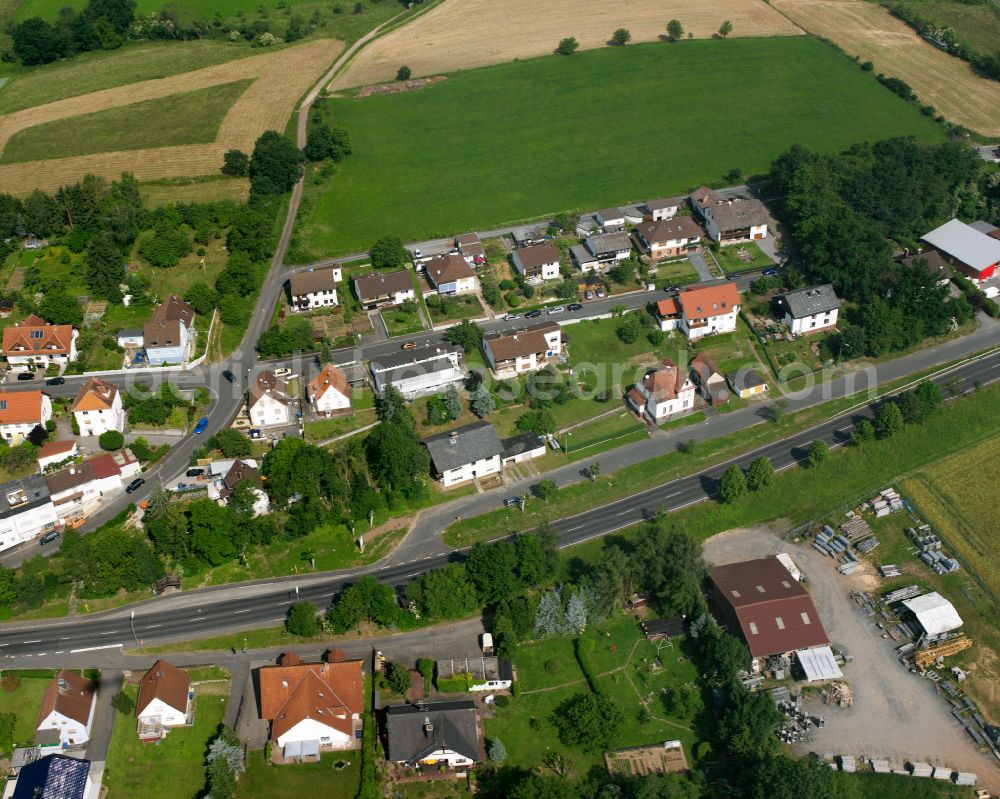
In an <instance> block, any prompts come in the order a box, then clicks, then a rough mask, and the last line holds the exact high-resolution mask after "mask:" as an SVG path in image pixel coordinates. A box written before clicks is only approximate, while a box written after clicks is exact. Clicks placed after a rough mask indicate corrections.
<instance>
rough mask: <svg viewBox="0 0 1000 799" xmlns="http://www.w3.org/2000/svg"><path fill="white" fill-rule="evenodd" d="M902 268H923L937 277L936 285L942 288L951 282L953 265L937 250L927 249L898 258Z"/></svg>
mask: <svg viewBox="0 0 1000 799" xmlns="http://www.w3.org/2000/svg"><path fill="white" fill-rule="evenodd" d="M896 263H897V264H899V267H900V269H923V270H925V271H926V272H927V273H928V274H930V275H931V276H932V277H933V278H934V279H935V285H936V286H940V287H942V288H944V287H946V286H947V285H948V284H949V283H951V267H950V266H948V263H947V262H946V261H945V260H944V258H942V257H941V253H939V252H938V251H937V250H926V251H924V252H918V253H915V254H914V255H904V256H903V257H902V258H898V259H896Z"/></svg>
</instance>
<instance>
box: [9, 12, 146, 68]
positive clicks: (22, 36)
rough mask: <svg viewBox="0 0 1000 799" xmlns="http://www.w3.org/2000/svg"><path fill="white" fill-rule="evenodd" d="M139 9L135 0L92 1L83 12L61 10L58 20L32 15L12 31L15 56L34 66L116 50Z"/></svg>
mask: <svg viewBox="0 0 1000 799" xmlns="http://www.w3.org/2000/svg"><path fill="white" fill-rule="evenodd" d="M135 9H136V2H135V0H89V1H88V3H87V5H86V6H84V8H83V10H82V11H77V10H76V9H74V8H72V7H70V6H64V7H63V8H61V9H59V15H58V17H57V19H56V21H55V22H54V23H50V22H46V21H45V20H43V19H42V18H41V17H31V18H30V19H26V20H25V21H24V22H21V23H20V24H18V25H15V26H14V27H13V29H12V30H11V39H12V40H13V45H14V55H16V56H17V58H18V59H19V60H20V61H21V63H22V64H24V65H25V66H33V65H35V64H48V63H50V62H52V61H56V60H58V59H60V58H66V57H67V56H71V55H74V54H75V53H82V52H86V51H87V50H114V49H116V48H118V47H121V46H122V44H123V43H124V41H125V39H126V38H127V37H128V33H129V27H130V26H131V25H132V23H133V22H134V21H135Z"/></svg>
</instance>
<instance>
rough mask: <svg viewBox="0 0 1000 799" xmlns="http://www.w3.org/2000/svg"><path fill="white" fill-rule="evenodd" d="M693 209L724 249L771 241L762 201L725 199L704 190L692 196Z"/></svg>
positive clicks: (765, 210) (715, 192) (712, 236)
mask: <svg viewBox="0 0 1000 799" xmlns="http://www.w3.org/2000/svg"><path fill="white" fill-rule="evenodd" d="M691 205H692V206H693V207H694V210H695V213H697V214H698V215H699V216H700V217H701V218H702V220H704V222H705V230H707V231H708V235H709V236H710V237H711V238H712V239H714V240H715V241H717V242H718V243H719V244H721V245H723V246H725V245H727V244H736V243H738V242H741V241H757V240H759V239H765V238H767V218H768V217H767V209H766V208H765V207H764V203H762V202H761V201H760V200H756V199H749V200H744V199H738V198H735V199H733V198H728V197H723V196H722V195H721V194H719V192H717V191H715V190H714V189H709V188H706V187H704V186H702V187H701V188H700V189H698V190H697V191H695V192H694V194H692V195H691Z"/></svg>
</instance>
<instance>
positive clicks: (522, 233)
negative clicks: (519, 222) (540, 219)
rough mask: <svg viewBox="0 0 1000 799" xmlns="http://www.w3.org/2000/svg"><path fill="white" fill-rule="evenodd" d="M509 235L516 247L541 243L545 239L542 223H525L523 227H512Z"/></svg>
mask: <svg viewBox="0 0 1000 799" xmlns="http://www.w3.org/2000/svg"><path fill="white" fill-rule="evenodd" d="M510 237H511V238H512V239H514V243H515V244H516V245H517V246H518V247H530V246H531V245H532V244H541V243H542V242H544V241H545V227H544V226H543V225H527V226H525V227H519V228H514V230H512V231H511V232H510Z"/></svg>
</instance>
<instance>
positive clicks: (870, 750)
mask: <svg viewBox="0 0 1000 799" xmlns="http://www.w3.org/2000/svg"><path fill="white" fill-rule="evenodd" d="M785 529H786V528H785V527H777V526H774V527H769V528H750V529H743V530H732V531H729V532H726V533H720V534H719V535H716V536H713V537H712V538H710V539H709V540H708V541H706V542H705V558H706V560H708V562H709V563H711V564H725V563H733V562H735V561H740V560H748V559H752V558H761V557H767V556H769V555H775V554H777V553H778V552H788V553H789V554H790V555H791V556H792V559H793V560H794V561H795V563H796V565H797V566H798V567H799V569H800V570H801V571H802V573H803V574H804V575H805V576H806V579H807V580H808V583H807V587H808V590H809V592H810V594H811V595H812V598H813V601H814V602H815V603H816V608H817V610H818V611H819V615H820V618H821V619H822V621H823V625H824V627H825V628H826V631H827V634H828V635H829V637H830V641H831V643H834V644H838V645H840V646H842V647H844V648H845V649H846V650H847V652H849V653H850V654H851V655H853V657H854V661H853V662H852V663H849V664H847V666H846V667H845V669H844V676H845V679H846V681H847V682H848V683H850V685H851V687H852V688H853V690H854V707H853V708H850V709H840V708H837V707H834V706H830V705H824V704H822V703H821V702H820V700H818V699H815V700H809V701H807V702H806V708H807V709H808V710H810V711H811V712H812V713H813V714H814V715H822V716H824V717H825V718H826V726H825V727H824V728H823V729H820V730H816V731H815V732H814V734H813V743H812V744H809V745H808V747H807V748H808V749H811V750H813V751H816V752H817V753H819V754H821V755H834V754H854V755H867V756H872V757H883V758H889V759H890V760H892V761H894V766H902V765H903V763H904V762H905V761H907V760H911V759H912V760H923V761H927V762H929V763H934V764H938V765H945V766H951V767H952V768H953V769H957V770H960V771H973V772H975V773H976V774H977V775H978V776H979V784H980V785H981V786H985V787H988V788H991V789H993V790H994V791H996V790H997V789H1000V767H998V766H1000V764H998V763H997V762H996V761H995V760H994V758H993V757H992V756H991V755H987V754H983V753H981V752H979V751H977V750H976V748H975V746H974V744H973V742H972V741H971V739H969V738H968V737H967V735H966V734H965V732H964V731H963V730H962V728H961V726H960V725H959V724H958V723H957V722H956V721H955V720H954V719H953V718H952V717H951V715H950V713H949V711H948V705H947V703H946V702H944V701H943V700H942V699H941V698H940V697H938V696H936V694H935V691H934V688H933V686H932V684H931V683H930V681H928V680H924V679H922V678H920V677H918V676H916V675H914V674H911V673H910V672H909V671H908V670H907V669H906V668H905V667H904V666H903V665H901V664H900V663H899V661H898V660H897V659H896V657H895V651H894V648H893V646H892V641H891V640H883V639H882V637H881V636H882V632H881V631H880V630H879V629H878V628H877V627H875V626H874V625H873V624H872V623H870V622H869V621H868V618H867V617H866V616H864V615H863V613H862V612H861V611H860V609H859V608H858V607H857V606H856V605H855V604H854V603H853V602H852V601H851V600H850V598H849V597H848V592H849V591H850V590H851V589H852V588H854V589H858V590H863V589H867V588H870V587H871V586H872V584H873V583H874V582H875V580H876V578H875V577H874V576H873V575H872V573H871V571H870V570H867V571H866V570H859V571H858V572H855V574H853V575H851V576H850V577H842V576H841V575H839V574H838V573H837V572H836V570H835V569H834V567H833V561H831V560H830V559H829V558H826V557H824V556H822V555H820V554H819V553H818V552H816V551H815V550H814V549H812V548H811V547H807V546H801V545H795V544H787V545H786V544H784V543H783V542H782V541H781V539H780V538H779V537H778V535H780V534H781V533H783V532H784V531H785Z"/></svg>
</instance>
